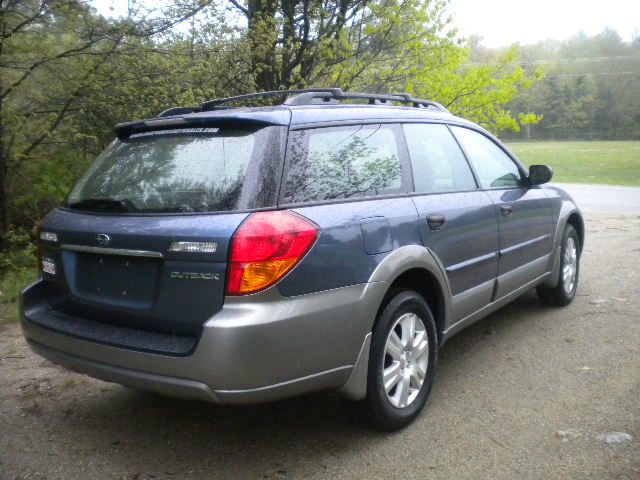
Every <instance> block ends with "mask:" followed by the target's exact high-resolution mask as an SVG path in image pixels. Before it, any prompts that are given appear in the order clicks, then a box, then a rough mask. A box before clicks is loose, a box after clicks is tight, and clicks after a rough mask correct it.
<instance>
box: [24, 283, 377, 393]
mask: <svg viewBox="0 0 640 480" xmlns="http://www.w3.org/2000/svg"><path fill="white" fill-rule="evenodd" d="M387 288H388V284H387V283H384V282H374V283H367V284H361V285H354V286H349V287H343V288H338V289H334V290H328V291H324V292H318V293H313V294H309V295H301V296H297V297H286V298H284V297H282V296H281V295H280V294H279V293H278V291H277V289H275V288H272V289H270V290H267V291H265V292H262V293H259V294H256V295H252V296H248V297H229V298H227V299H226V300H225V304H224V307H223V309H222V310H221V311H220V312H218V313H217V314H216V315H215V316H213V317H212V318H211V319H210V320H208V321H207V322H206V323H205V325H204V327H203V331H202V334H201V336H200V338H199V341H198V344H197V346H196V348H195V350H194V351H193V352H192V353H191V354H189V355H187V356H170V355H161V354H156V353H149V352H143V351H136V350H132V349H128V348H121V347H118V346H113V345H105V344H101V343H97V342H94V341H89V340H86V339H81V338H76V337H74V336H71V335H68V334H65V333H61V332H60V331H56V330H53V329H50V328H46V327H43V326H42V325H39V324H37V323H35V322H34V321H31V320H30V318H29V317H30V314H31V315H33V313H34V311H35V310H34V309H36V308H42V302H43V298H44V295H43V286H42V282H37V283H35V284H34V285H32V286H31V287H28V288H27V289H26V290H25V291H24V292H23V296H22V305H21V307H22V308H21V323H22V328H23V332H24V335H25V337H26V339H27V341H28V343H29V345H30V346H31V348H32V349H33V350H34V351H35V352H36V353H37V354H39V355H41V356H42V357H45V358H47V359H49V360H51V361H52V362H54V363H57V364H60V365H62V366H65V367H68V368H69V369H71V370H75V371H78V372H80V373H86V374H88V375H91V376H93V377H96V378H100V379H103V380H106V381H110V382H115V383H120V384H123V385H128V386H132V387H136V388H143V389H148V390H153V391H157V392H159V393H162V394H167V395H172V396H180V397H189V398H197V399H200V400H206V401H211V402H216V403H234V404H240V403H259V402H266V401H271V400H277V399H281V398H285V397H290V396H295V395H300V394H304V393H309V392H314V391H320V390H339V389H341V388H342V387H344V386H345V384H346V383H347V382H348V381H349V382H350V383H351V381H352V380H350V376H351V373H352V371H353V370H354V365H355V364H356V362H357V361H358V358H359V354H360V352H361V350H363V344H364V343H365V337H366V336H367V334H368V333H369V332H370V331H371V327H372V325H373V321H374V318H375V315H376V313H377V309H378V306H379V305H380V303H381V301H382V298H383V296H384V294H385V293H386V290H387ZM44 301H45V302H46V300H44ZM39 305H40V307H39ZM40 313H41V312H40ZM365 360H366V359H365ZM360 383H361V382H360Z"/></svg>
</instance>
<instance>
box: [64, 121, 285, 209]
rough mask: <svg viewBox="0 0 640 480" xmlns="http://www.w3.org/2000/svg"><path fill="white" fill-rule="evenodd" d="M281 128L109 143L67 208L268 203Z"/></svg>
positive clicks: (156, 135) (164, 134)
mask: <svg viewBox="0 0 640 480" xmlns="http://www.w3.org/2000/svg"><path fill="white" fill-rule="evenodd" d="M284 130H285V129H284V128H283V127H266V128H261V129H237V128H234V129H225V128H206V129H184V130H168V131H161V132H152V133H143V134H138V135H134V136H132V137H131V138H129V139H126V140H116V141H115V142H113V143H112V144H111V145H110V146H109V147H108V148H107V149H106V150H105V151H104V152H103V153H102V154H100V156H99V157H98V158H97V159H96V161H95V162H94V163H93V165H92V166H91V167H90V168H89V170H88V171H87V172H86V173H85V175H84V176H83V177H82V178H81V179H80V181H79V182H78V183H77V185H76V186H75V188H74V189H73V190H72V192H71V194H70V195H69V198H68V202H67V206H68V207H71V208H81V209H88V210H92V209H100V210H104V209H108V207H109V205H110V203H109V202H112V201H117V202H120V206H121V208H119V210H120V211H126V212H133V213H136V212H158V213H162V212H211V211H230V210H245V209H255V208H262V207H268V206H273V205H275V195H276V191H277V185H278V184H277V182H278V180H279V178H278V177H279V175H278V172H279V168H278V167H279V165H280V157H281V153H280V142H281V138H282V136H283V135H284Z"/></svg>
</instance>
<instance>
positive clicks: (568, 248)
mask: <svg viewBox="0 0 640 480" xmlns="http://www.w3.org/2000/svg"><path fill="white" fill-rule="evenodd" d="M579 273H580V238H579V237H578V232H576V229H575V228H574V227H573V225H567V226H566V227H565V229H564V233H563V235H562V244H561V249H560V269H559V272H558V282H557V284H556V286H555V287H551V288H549V287H544V286H540V287H538V288H537V292H538V298H539V299H540V302H542V303H544V304H546V305H555V306H565V305H569V304H570V303H571V302H572V301H573V299H574V298H575V296H576V290H577V289H578V276H579Z"/></svg>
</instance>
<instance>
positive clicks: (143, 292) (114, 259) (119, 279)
mask: <svg viewBox="0 0 640 480" xmlns="http://www.w3.org/2000/svg"><path fill="white" fill-rule="evenodd" d="M65 253H69V254H70V255H73V256H74V257H75V258H74V260H75V261H73V262H72V263H75V265H74V267H75V268H74V269H73V270H74V271H75V275H74V276H75V281H74V282H73V283H74V287H75V288H74V289H73V290H75V292H74V293H76V295H78V296H80V297H83V298H86V299H88V300H91V301H93V302H97V303H109V304H113V305H122V306H128V307H137V308H148V307H149V306H151V305H152V303H153V300H154V298H155V294H156V290H157V284H158V279H159V278H160V269H161V267H162V264H161V262H162V260H161V259H158V258H145V257H129V256H122V255H108V254H100V253H84V252H65Z"/></svg>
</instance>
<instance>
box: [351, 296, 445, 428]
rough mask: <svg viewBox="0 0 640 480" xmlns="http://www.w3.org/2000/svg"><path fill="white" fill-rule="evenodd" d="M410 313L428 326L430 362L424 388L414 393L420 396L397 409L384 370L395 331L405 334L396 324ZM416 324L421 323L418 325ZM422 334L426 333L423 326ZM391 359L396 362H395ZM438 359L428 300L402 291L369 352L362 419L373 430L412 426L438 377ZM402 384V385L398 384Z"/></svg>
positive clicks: (391, 301)
mask: <svg viewBox="0 0 640 480" xmlns="http://www.w3.org/2000/svg"><path fill="white" fill-rule="evenodd" d="M407 313H414V314H415V315H417V316H418V318H419V319H420V320H421V321H422V324H423V325H424V332H426V340H427V342H428V353H425V354H424V356H422V359H423V361H424V359H425V358H427V357H428V360H427V365H426V374H425V375H424V380H423V383H422V386H421V387H420V388H419V389H418V388H416V389H415V390H413V392H415V391H416V390H417V391H418V392H419V393H418V394H417V396H415V397H414V398H413V400H412V401H410V403H408V404H407V405H406V406H404V407H402V408H400V407H397V406H394V405H393V404H392V403H391V402H392V400H391V399H390V398H389V396H388V395H387V392H386V390H385V388H384V382H383V370H384V368H385V361H388V360H389V359H390V357H389V356H388V355H387V354H386V353H385V352H386V347H387V339H388V338H389V335H390V333H391V329H392V327H394V326H396V328H400V331H402V329H401V327H399V326H398V325H396V322H397V321H398V320H399V319H400V318H401V317H403V316H404V315H405V314H407ZM403 318H407V317H403ZM416 324H418V323H417V322H416ZM420 331H422V330H421V327H420ZM424 337H425V336H423V338H424ZM416 338H418V337H416ZM391 360H392V361H393V359H391ZM437 360H438V342H437V332H436V326H435V321H434V319H433V315H432V314H431V311H430V309H429V306H428V305H427V303H426V302H425V300H424V298H423V297H422V296H421V295H420V294H418V293H417V292H415V291H413V290H400V291H398V292H397V293H395V294H394V295H393V296H392V297H391V298H390V299H389V300H388V302H387V303H386V305H385V306H384V308H383V310H382V313H381V314H380V317H379V319H378V321H377V323H376V325H375V326H374V329H373V336H372V339H371V348H370V352H369V371H368V378H367V397H366V399H365V400H364V401H363V402H362V403H361V404H359V405H358V406H357V407H358V410H359V412H358V416H359V417H360V419H361V420H363V421H364V422H365V423H366V424H367V425H369V426H371V427H373V428H376V429H379V430H385V431H392V430H398V429H400V428H403V427H405V426H406V425H408V424H409V423H411V422H412V421H413V420H414V419H415V418H416V417H417V416H418V415H419V414H420V412H421V411H422V409H423V407H424V405H425V403H426V401H427V397H428V396H429V392H430V391H431V386H432V385H433V380H434V377H435V371H436V362H437ZM410 365H411V364H410ZM405 366H406V365H405ZM409 368H415V366H413V367H407V372H409V371H411V370H409ZM403 371H404V370H403ZM414 380H415V378H414V379H412V380H409V381H410V382H412V381H414ZM399 384H400V381H399V382H398V385H399ZM415 385H417V384H415ZM397 388H399V387H397ZM405 388H409V387H405ZM391 391H393V390H391Z"/></svg>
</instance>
